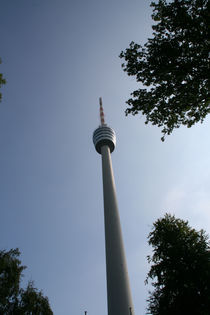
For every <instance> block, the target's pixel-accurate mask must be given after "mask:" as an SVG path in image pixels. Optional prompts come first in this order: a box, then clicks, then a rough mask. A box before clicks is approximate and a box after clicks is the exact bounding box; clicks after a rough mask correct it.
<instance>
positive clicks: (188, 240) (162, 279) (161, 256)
mask: <svg viewBox="0 0 210 315" xmlns="http://www.w3.org/2000/svg"><path fill="white" fill-rule="evenodd" d="M148 239H149V244H150V245H152V247H153V255H151V256H148V261H149V262H150V263H152V265H151V268H150V271H149V273H148V277H147V280H146V282H148V280H149V279H151V280H152V281H153V282H152V285H153V286H154V291H153V292H150V296H149V299H148V302H149V304H148V313H147V314H152V315H169V314H170V315H188V314H189V315H208V314H209V310H210V246H209V245H210V243H209V239H208V236H207V235H206V234H205V232H204V231H203V230H201V231H196V230H195V229H193V228H191V227H190V226H189V224H188V222H186V221H183V220H180V219H176V218H175V217H174V216H171V215H170V214H166V215H165V216H164V217H163V218H161V219H158V220H157V221H156V222H155V223H154V224H153V230H152V232H151V233H150V234H149V237H148Z"/></svg>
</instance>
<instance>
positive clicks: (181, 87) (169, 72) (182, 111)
mask: <svg viewBox="0 0 210 315" xmlns="http://www.w3.org/2000/svg"><path fill="white" fill-rule="evenodd" d="M151 7H153V14H152V19H153V20H154V21H155V24H154V25H153V26H152V28H153V37H152V38H149V39H148V41H147V42H146V44H145V45H144V46H141V45H139V44H137V43H134V42H131V43H130V46H129V48H127V49H126V50H125V51H122V52H121V54H120V57H121V58H124V60H125V63H123V64H122V67H123V69H124V71H125V72H127V74H128V75H129V76H135V77H136V80H137V82H140V83H142V84H143V86H145V88H140V89H138V90H136V91H134V92H133V93H131V96H132V98H130V99H129V100H128V101H127V104H128V105H129V107H128V108H127V109H126V114H130V113H131V114H133V115H136V114H138V113H139V112H141V113H142V114H143V115H145V116H146V121H145V123H146V124H147V123H148V122H151V123H152V124H153V125H157V126H158V127H163V128H162V133H163V137H162V138H161V140H162V141H164V139H165V135H167V134H168V135H169V134H171V132H172V131H173V130H174V128H178V127H180V125H186V126H187V127H191V126H192V125H194V124H195V123H197V122H203V120H204V118H205V117H206V116H207V115H208V114H209V113H210V104H209V58H208V53H209V26H208V19H209V9H210V5H209V2H208V0H173V1H171V2H169V1H167V0H159V1H158V2H157V3H155V2H152V3H151Z"/></svg>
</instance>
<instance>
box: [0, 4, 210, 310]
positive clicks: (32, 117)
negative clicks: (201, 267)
mask: <svg viewBox="0 0 210 315" xmlns="http://www.w3.org/2000/svg"><path fill="white" fill-rule="evenodd" d="M150 16H151V8H150V7H149V2H148V1H146V0H142V1H137V0H132V1H125V0H120V1H119V0H114V1H113V0H112V1H111V0H106V1H102V0H98V1H95V0H90V1H81V0H80V1H69V0H59V1H58V0H19V1H15V0H0V38H1V50H0V57H1V58H2V65H0V72H1V73H2V72H3V74H4V76H5V78H6V79H7V84H6V85H5V86H4V87H3V88H2V90H1V91H2V94H3V99H2V102H1V104H0V146H1V154H0V211H1V216H0V218H1V220H0V240H1V241H0V246H1V248H2V249H10V248H15V247H19V249H20V250H21V252H22V256H21V257H22V262H23V264H24V265H26V266H28V268H27V269H26V271H25V277H24V279H23V284H24V283H25V282H26V281H28V280H34V281H35V286H36V287H37V288H39V289H42V290H43V292H44V294H45V295H47V296H48V297H49V300H50V304H51V306H52V309H53V311H54V314H56V315H66V314H72V315H73V314H74V315H76V314H79V315H80V314H84V311H85V310H87V311H88V315H98V314H100V315H105V314H107V305H106V277H105V249H104V223H103V196H102V176H101V160H100V156H99V155H98V154H97V153H96V151H95V149H94V146H93V143H92V133H93V131H94V129H95V128H96V127H97V126H98V125H99V105H98V98H99V97H100V96H102V98H103V103H104V110H105V118H106V121H107V123H108V124H109V125H110V126H111V127H113V128H114V129H115V131H116V134H117V147H116V150H115V151H114V152H113V154H112V161H113V167H114V173H115V180H116V187H117V193H118V202H119V210H120V216H121V222H122V229H123V237H124V242H125V247H126V255H127V261H128V269H129V274H130V282H131V288H132V293H133V300H134V305H135V312H136V315H137V314H138V315H141V314H145V307H146V298H147V296H148V293H147V291H148V287H146V286H145V284H144V280H145V278H146V273H147V271H148V268H149V266H148V264H147V261H146V256H147V255H148V254H149V253H150V251H151V249H150V248H149V247H148V245H147V235H148V233H149V231H150V229H151V226H152V223H153V222H154V221H155V220H156V219H157V218H158V217H160V216H162V215H163V214H164V213H165V212H166V211H168V212H171V213H173V214H175V215H176V216H177V217H180V218H183V219H188V220H189V223H190V224H191V225H192V226H193V227H195V228H197V229H201V228H203V229H205V230H206V231H207V232H209V230H210V214H209V210H210V195H209V190H210V169H209V155H210V146H209V134H210V127H209V122H210V120H209V118H207V119H206V120H205V122H204V123H203V124H198V125H197V126H195V127H193V128H191V129H187V128H184V127H181V128H180V129H178V130H176V131H175V132H174V133H173V134H172V135H171V136H170V137H168V138H167V139H166V141H165V142H164V143H162V142H161V141H160V137H161V132H160V129H158V128H157V127H154V126H148V125H147V126H145V124H144V117H142V116H141V115H138V116H135V117H125V115H124V110H125V109H126V105H125V101H126V100H127V99H128V98H129V94H130V92H132V90H134V89H136V88H137V86H138V85H137V83H136V82H135V79H134V78H131V77H128V76H127V75H126V74H125V73H124V72H123V71H122V69H121V62H122V61H121V60H120V59H119V57H118V56H119V54H120V52H121V50H123V49H125V48H126V47H128V45H129V43H130V42H131V41H132V40H134V41H137V42H138V43H141V44H144V43H145V41H146V39H147V38H148V37H149V36H151V33H152V30H151V25H152V20H151V17H150Z"/></svg>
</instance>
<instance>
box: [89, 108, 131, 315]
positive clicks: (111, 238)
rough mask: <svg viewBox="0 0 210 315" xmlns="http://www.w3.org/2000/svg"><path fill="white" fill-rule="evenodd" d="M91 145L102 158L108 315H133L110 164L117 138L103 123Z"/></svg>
mask: <svg viewBox="0 0 210 315" xmlns="http://www.w3.org/2000/svg"><path fill="white" fill-rule="evenodd" d="M100 104H101V107H102V102H100ZM102 118H103V119H104V115H103V116H102ZM101 122H102V121H101ZM93 143H94V145H95V148H96V151H97V152H98V153H100V154H101V156H102V173H103V195H104V224H105V244H106V274H107V300H108V315H131V314H132V315H134V308H133V303H132V297H131V290H130V285H129V278H128V271H127V264H126V257H125V251H124V245H123V239H122V231H121V225H120V217H119V211H118V205H117V196H116V188H115V181H114V174H113V169H112V161H111V152H113V150H114V148H115V145H116V136H115V132H114V130H113V129H112V128H110V127H108V126H107V125H106V124H105V123H104V120H103V124H102V125H101V126H99V127H98V128H97V129H96V130H95V131H94V133H93Z"/></svg>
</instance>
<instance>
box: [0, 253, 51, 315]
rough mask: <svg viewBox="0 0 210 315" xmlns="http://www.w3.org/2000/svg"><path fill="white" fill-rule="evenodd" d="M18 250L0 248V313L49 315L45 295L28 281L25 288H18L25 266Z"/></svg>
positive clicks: (7, 314) (48, 306)
mask: <svg viewBox="0 0 210 315" xmlns="http://www.w3.org/2000/svg"><path fill="white" fill-rule="evenodd" d="M19 256H20V251H19V250H18V249H17V248H16V249H11V250H9V251H5V250H0V314H4V315H10V314H15V315H25V314H28V315H30V314H37V315H51V314H53V312H52V310H51V308H50V305H49V301H48V298H47V297H44V296H43V294H42V292H39V291H38V290H37V289H36V288H34V286H33V282H32V281H30V282H29V283H28V285H27V288H26V289H25V290H24V289H22V288H20V281H21V277H22V272H23V270H24V269H25V268H26V267H25V266H22V265H21V261H20V260H19V258H18V257H19Z"/></svg>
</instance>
